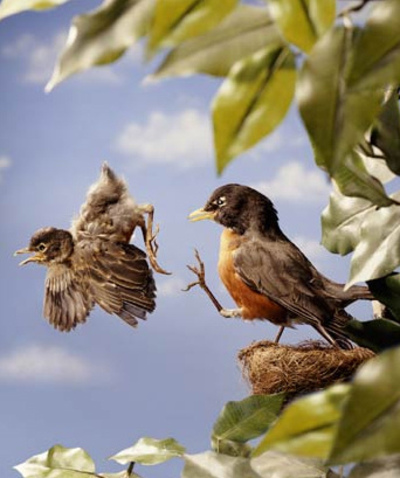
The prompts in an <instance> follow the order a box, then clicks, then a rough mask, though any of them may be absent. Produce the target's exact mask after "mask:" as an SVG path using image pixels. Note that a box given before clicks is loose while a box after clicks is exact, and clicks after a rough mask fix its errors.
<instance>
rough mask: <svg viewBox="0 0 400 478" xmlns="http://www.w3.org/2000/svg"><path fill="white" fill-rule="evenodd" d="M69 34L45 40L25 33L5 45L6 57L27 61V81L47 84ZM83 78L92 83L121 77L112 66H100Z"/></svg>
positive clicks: (111, 82) (115, 79)
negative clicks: (13, 41)
mask: <svg viewBox="0 0 400 478" xmlns="http://www.w3.org/2000/svg"><path fill="white" fill-rule="evenodd" d="M66 39H67V35H66V33H65V32H60V33H57V34H56V35H55V36H54V37H53V38H52V39H50V41H48V42H43V41H40V40H38V39H37V38H36V37H34V36H32V35H29V34H25V35H22V36H20V37H19V38H18V39H17V40H16V41H15V43H13V44H9V45H6V46H4V47H3V49H2V50H1V54H2V56H3V57H5V58H10V59H20V60H23V61H24V62H26V69H25V71H24V73H23V77H22V80H23V81H24V82H26V83H32V84H45V83H46V82H47V81H48V80H49V79H50V77H51V75H52V72H53V69H54V66H55V64H56V61H57V58H58V56H59V54H60V53H61V51H62V50H63V48H64V46H65V42H66ZM82 79H84V80H85V81H89V82H91V83H93V82H96V83H107V84H119V83H120V82H121V78H120V77H119V76H118V75H117V74H116V72H115V71H114V70H113V69H111V67H107V66H105V67H101V68H100V67H99V68H94V69H91V70H90V71H89V72H86V73H83V74H82Z"/></svg>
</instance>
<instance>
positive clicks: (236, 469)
mask: <svg viewBox="0 0 400 478" xmlns="http://www.w3.org/2000/svg"><path fill="white" fill-rule="evenodd" d="M181 477H182V478H228V477H229V478H261V476H260V475H259V474H258V473H257V472H256V471H254V470H253V469H252V467H251V465H250V460H249V459H247V458H241V457H238V458H237V457H231V456H228V455H222V454H219V453H214V452H212V451H208V452H205V453H200V454H198V455H185V466H184V468H183V471H182V475H181Z"/></svg>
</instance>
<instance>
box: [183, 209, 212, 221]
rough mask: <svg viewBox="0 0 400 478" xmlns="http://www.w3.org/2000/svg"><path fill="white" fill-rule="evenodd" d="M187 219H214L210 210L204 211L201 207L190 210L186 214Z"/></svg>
mask: <svg viewBox="0 0 400 478" xmlns="http://www.w3.org/2000/svg"><path fill="white" fill-rule="evenodd" d="M188 219H189V221H191V222H196V221H203V220H204V219H211V220H213V219H214V213H213V212H212V211H205V210H204V209H203V208H202V207H201V208H200V209H196V210H195V211H193V212H191V213H190V214H189V216H188Z"/></svg>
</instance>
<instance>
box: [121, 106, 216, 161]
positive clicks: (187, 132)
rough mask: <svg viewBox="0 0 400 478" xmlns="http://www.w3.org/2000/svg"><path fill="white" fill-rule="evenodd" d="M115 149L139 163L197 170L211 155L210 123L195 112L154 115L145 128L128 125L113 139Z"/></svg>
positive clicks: (134, 124)
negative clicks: (195, 168) (133, 157)
mask: <svg viewBox="0 0 400 478" xmlns="http://www.w3.org/2000/svg"><path fill="white" fill-rule="evenodd" d="M116 149H117V151H119V152H120V153H123V154H126V155H129V156H135V158H136V159H138V160H140V161H145V162H150V163H158V164H160V163H164V164H174V165H176V166H178V167H182V168H187V167H192V166H200V165H203V164H205V163H206V162H207V160H208V159H209V158H210V157H211V156H212V154H213V152H212V136H211V128H210V120H209V118H208V116H207V115H206V114H204V113H201V112H199V111H197V110H195V109H186V110H183V111H180V112H178V113H175V114H174V113H172V114H166V113H162V112H160V111H155V112H153V113H151V115H150V117H149V118H148V120H147V122H146V123H145V124H140V123H137V122H132V123H129V124H128V125H127V126H126V127H125V128H124V129H123V131H122V133H121V134H120V135H119V137H118V138H117V140H116Z"/></svg>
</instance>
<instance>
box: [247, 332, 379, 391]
mask: <svg viewBox="0 0 400 478" xmlns="http://www.w3.org/2000/svg"><path fill="white" fill-rule="evenodd" d="M374 355H375V354H374V352H372V351H371V350H368V349H364V348H361V347H356V348H354V349H352V350H342V349H337V348H334V347H332V346H330V345H325V344H324V343H322V342H320V341H307V342H304V343H302V344H299V345H282V344H276V343H275V342H270V341H269V340H263V341H261V342H255V343H253V344H251V345H250V346H249V347H246V348H244V349H242V350H241V351H240V352H239V355H238V358H239V361H240V364H241V366H242V370H243V374H244V376H245V377H246V378H247V380H248V382H249V383H250V385H251V388H252V392H253V394H255V395H256V394H271V393H279V392H285V393H286V394H287V400H291V399H292V398H294V397H295V396H297V395H302V394H305V393H309V392H313V391H316V390H319V389H322V388H325V387H327V386H328V385H332V384H334V383H338V382H345V381H348V380H349V379H350V378H351V377H352V375H353V373H354V372H355V370H356V369H357V367H358V366H359V365H361V364H362V363H363V362H364V361H365V360H368V359H370V358H372V357H373V356H374Z"/></svg>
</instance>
